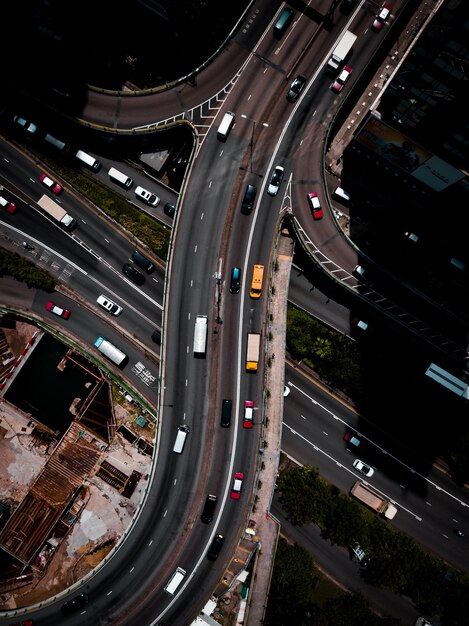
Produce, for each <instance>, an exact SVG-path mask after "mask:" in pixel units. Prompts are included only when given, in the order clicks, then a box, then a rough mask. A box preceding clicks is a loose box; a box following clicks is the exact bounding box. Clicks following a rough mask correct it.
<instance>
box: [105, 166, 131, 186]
mask: <svg viewBox="0 0 469 626" xmlns="http://www.w3.org/2000/svg"><path fill="white" fill-rule="evenodd" d="M108 174H109V178H110V179H111V180H113V181H114V182H115V183H117V184H118V185H122V186H123V187H125V188H126V189H130V188H131V187H132V185H133V184H134V181H133V180H132V179H131V178H130V176H127V174H123V173H122V172H119V170H116V168H115V167H111V169H110V170H109V172H108Z"/></svg>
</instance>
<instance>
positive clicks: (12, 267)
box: [0, 248, 56, 292]
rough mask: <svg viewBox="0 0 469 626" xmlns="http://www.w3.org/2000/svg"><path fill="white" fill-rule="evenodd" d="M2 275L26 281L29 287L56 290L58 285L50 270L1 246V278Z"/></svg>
mask: <svg viewBox="0 0 469 626" xmlns="http://www.w3.org/2000/svg"><path fill="white" fill-rule="evenodd" d="M2 276H11V277H12V278H14V279H15V280H18V281H19V282H23V283H26V284H27V285H28V287H31V288H34V289H42V290H44V291H49V292H51V291H54V287H55V285H56V282H55V280H54V279H53V278H52V276H51V275H50V274H49V273H48V272H46V271H44V270H42V269H40V268H39V267H37V266H36V265H34V263H32V262H31V261H30V260H29V259H26V258H24V257H22V256H21V255H19V254H18V253H16V252H10V251H9V250H5V248H0V278H1V277H2Z"/></svg>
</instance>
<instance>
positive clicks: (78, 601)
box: [61, 593, 88, 615]
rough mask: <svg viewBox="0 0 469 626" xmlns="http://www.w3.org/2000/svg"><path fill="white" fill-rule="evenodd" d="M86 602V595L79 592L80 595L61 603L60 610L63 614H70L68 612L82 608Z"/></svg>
mask: <svg viewBox="0 0 469 626" xmlns="http://www.w3.org/2000/svg"><path fill="white" fill-rule="evenodd" d="M87 604H88V596H87V595H86V593H80V595H78V596H75V597H74V598H72V599H71V600H69V601H68V602H65V604H63V605H62V608H61V611H62V614H63V615H70V613H75V612H76V611H79V610H80V609H83V608H84V607H85V606H86V605H87Z"/></svg>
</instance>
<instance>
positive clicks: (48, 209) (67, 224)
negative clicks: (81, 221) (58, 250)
mask: <svg viewBox="0 0 469 626" xmlns="http://www.w3.org/2000/svg"><path fill="white" fill-rule="evenodd" d="M37 203H38V205H39V206H40V207H41V209H42V210H43V211H44V213H47V215H48V216H49V217H52V219H54V220H55V221H56V222H57V223H58V224H59V225H60V226H62V228H66V229H67V230H70V229H72V228H73V227H74V226H75V224H76V223H77V222H76V219H75V218H74V217H72V216H71V215H70V214H69V213H67V211H66V210H65V209H63V208H62V207H61V206H60V204H57V202H55V201H54V200H52V199H51V198H49V196H42V197H41V198H39V200H38V201H37Z"/></svg>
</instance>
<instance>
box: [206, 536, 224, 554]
mask: <svg viewBox="0 0 469 626" xmlns="http://www.w3.org/2000/svg"><path fill="white" fill-rule="evenodd" d="M224 541H225V537H224V535H222V534H220V533H219V534H218V535H215V537H214V538H213V541H212V544H211V546H210V548H209V549H208V552H207V559H208V560H209V561H216V560H217V558H218V555H219V554H220V550H221V549H222V547H223V542H224Z"/></svg>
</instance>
